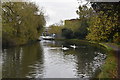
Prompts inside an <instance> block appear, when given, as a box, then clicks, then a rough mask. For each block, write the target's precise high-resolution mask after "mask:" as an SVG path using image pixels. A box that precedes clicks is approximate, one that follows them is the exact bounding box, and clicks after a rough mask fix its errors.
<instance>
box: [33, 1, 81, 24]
mask: <svg viewBox="0 0 120 80" xmlns="http://www.w3.org/2000/svg"><path fill="white" fill-rule="evenodd" d="M31 1H32V2H35V3H36V4H37V5H38V6H39V7H40V8H43V10H44V12H45V15H46V16H47V24H46V26H49V25H52V24H55V23H59V22H60V21H61V20H62V21H64V20H66V19H76V18H78V15H77V14H76V10H77V8H78V6H79V4H78V2H77V0H31Z"/></svg>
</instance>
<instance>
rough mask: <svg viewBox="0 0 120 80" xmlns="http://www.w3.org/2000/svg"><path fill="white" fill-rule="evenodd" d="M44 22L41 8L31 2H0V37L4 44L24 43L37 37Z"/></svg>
mask: <svg viewBox="0 0 120 80" xmlns="http://www.w3.org/2000/svg"><path fill="white" fill-rule="evenodd" d="M38 12H39V14H38ZM45 23H46V22H45V17H44V13H43V11H42V9H41V10H39V9H38V7H37V6H36V5H35V4H33V3H27V2H4V3H2V24H3V28H2V39H3V45H4V46H11V45H20V44H25V43H27V42H30V41H33V40H36V39H38V38H39V36H40V34H41V32H42V30H43V26H44V25H45Z"/></svg>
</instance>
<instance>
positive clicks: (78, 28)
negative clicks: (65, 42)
mask: <svg viewBox="0 0 120 80" xmlns="http://www.w3.org/2000/svg"><path fill="white" fill-rule="evenodd" d="M90 4H91V7H89V8H88V7H87V5H83V6H79V8H78V10H77V11H76V13H77V14H78V15H79V18H78V19H71V20H65V21H64V22H65V24H64V25H63V26H64V27H63V28H62V29H61V34H62V36H63V37H65V38H66V39H73V38H74V39H76V38H77V39H87V40H92V41H103V42H115V43H119V42H120V13H119V11H120V2H107V3H105V2H98V3H97V2H92V3H90ZM58 27H60V26H58Z"/></svg>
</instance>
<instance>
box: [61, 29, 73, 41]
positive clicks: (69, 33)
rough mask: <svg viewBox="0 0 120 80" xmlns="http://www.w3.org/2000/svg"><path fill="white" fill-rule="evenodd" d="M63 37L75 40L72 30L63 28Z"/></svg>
mask: <svg viewBox="0 0 120 80" xmlns="http://www.w3.org/2000/svg"><path fill="white" fill-rule="evenodd" d="M62 36H64V37H65V38H66V39H71V38H73V32H72V30H71V29H67V28H63V29H62Z"/></svg>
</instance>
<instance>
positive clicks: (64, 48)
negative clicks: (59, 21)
mask: <svg viewBox="0 0 120 80" xmlns="http://www.w3.org/2000/svg"><path fill="white" fill-rule="evenodd" d="M61 49H63V50H68V49H69V48H67V47H63V45H62V48H61Z"/></svg>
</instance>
